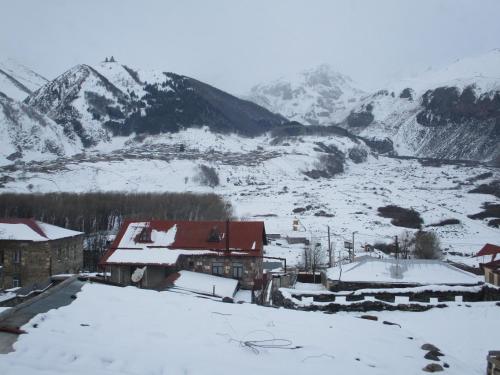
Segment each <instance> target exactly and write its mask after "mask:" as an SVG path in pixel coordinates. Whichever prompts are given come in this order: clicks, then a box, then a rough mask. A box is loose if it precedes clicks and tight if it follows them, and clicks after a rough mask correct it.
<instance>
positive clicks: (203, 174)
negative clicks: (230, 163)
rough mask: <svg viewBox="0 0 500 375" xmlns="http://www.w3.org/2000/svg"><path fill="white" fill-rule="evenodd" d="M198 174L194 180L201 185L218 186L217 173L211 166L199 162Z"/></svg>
mask: <svg viewBox="0 0 500 375" xmlns="http://www.w3.org/2000/svg"><path fill="white" fill-rule="evenodd" d="M198 168H199V172H198V175H197V176H196V177H195V181H198V182H199V183H200V184H201V185H205V186H210V187H215V186H218V185H219V183H220V181H219V175H218V174H217V171H216V170H215V168H213V167H209V166H206V165H203V164H201V165H200V166H199V167H198Z"/></svg>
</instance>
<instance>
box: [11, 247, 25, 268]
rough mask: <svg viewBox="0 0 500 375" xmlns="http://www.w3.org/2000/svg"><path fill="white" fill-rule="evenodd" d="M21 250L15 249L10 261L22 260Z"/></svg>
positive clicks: (16, 262)
mask: <svg viewBox="0 0 500 375" xmlns="http://www.w3.org/2000/svg"><path fill="white" fill-rule="evenodd" d="M22 257H23V255H22V250H21V249H15V250H14V254H13V256H12V263H15V264H19V263H21V261H22Z"/></svg>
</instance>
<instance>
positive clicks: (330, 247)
mask: <svg viewBox="0 0 500 375" xmlns="http://www.w3.org/2000/svg"><path fill="white" fill-rule="evenodd" d="M326 227H327V228H328V267H331V266H332V243H331V241H330V226H329V225H327V226H326Z"/></svg>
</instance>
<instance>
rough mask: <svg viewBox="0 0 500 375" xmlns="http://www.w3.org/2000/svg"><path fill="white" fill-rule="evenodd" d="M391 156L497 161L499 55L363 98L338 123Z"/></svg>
mask: <svg viewBox="0 0 500 375" xmlns="http://www.w3.org/2000/svg"><path fill="white" fill-rule="evenodd" d="M342 126H344V127H345V128H347V129H349V130H350V131H352V132H354V133H356V134H358V135H361V136H364V137H367V138H370V139H379V140H380V139H385V140H387V141H389V142H391V143H392V144H393V146H394V150H395V152H396V153H398V154H400V155H415V156H422V157H434V158H441V159H472V160H494V161H497V160H498V158H499V156H500V146H499V144H500V50H493V51H490V52H488V53H487V54H484V55H481V56H477V57H475V58H467V59H463V60H457V61H455V62H454V63H453V64H451V65H449V66H447V67H444V68H442V69H436V70H431V71H428V72H426V73H425V74H423V75H421V76H419V77H416V78H412V79H407V80H403V81H401V82H398V83H396V84H395V85H393V86H392V87H391V88H390V89H389V90H381V91H379V92H377V93H375V94H372V95H370V96H368V97H365V98H364V99H363V100H362V101H361V103H360V104H359V105H358V106H357V107H356V108H354V109H353V111H352V112H351V113H350V114H349V115H348V116H347V117H346V119H345V120H344V121H343V122H342Z"/></svg>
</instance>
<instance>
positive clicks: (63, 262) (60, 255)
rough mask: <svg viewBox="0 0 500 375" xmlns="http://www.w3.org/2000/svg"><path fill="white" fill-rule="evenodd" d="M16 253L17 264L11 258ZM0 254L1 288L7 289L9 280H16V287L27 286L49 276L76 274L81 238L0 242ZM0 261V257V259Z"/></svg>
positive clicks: (81, 255) (80, 261) (81, 249)
mask: <svg viewBox="0 0 500 375" xmlns="http://www.w3.org/2000/svg"><path fill="white" fill-rule="evenodd" d="M17 251H20V255H21V259H20V262H15V261H14V256H15V253H16V252H17ZM0 252H1V253H2V254H3V269H2V271H3V272H2V273H3V280H2V284H1V285H0V287H1V288H5V289H6V288H11V287H12V286H13V279H14V278H18V279H19V280H20V286H21V287H24V286H30V285H33V284H36V283H42V282H44V281H46V280H47V279H48V278H49V277H50V276H51V275H55V274H60V273H76V272H78V271H79V270H80V269H81V268H82V264H83V236H76V237H70V238H63V239H60V240H53V241H43V242H31V241H0ZM0 258H1V256H0Z"/></svg>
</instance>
